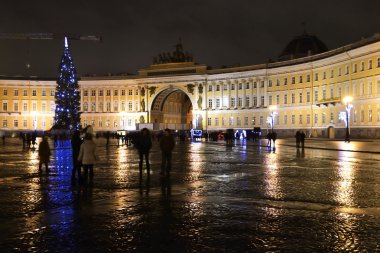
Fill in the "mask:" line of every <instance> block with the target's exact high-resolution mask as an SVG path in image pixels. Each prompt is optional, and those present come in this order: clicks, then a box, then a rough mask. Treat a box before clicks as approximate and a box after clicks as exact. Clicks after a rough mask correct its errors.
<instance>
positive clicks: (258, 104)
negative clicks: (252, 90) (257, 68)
mask: <svg viewBox="0 0 380 253" xmlns="http://www.w3.org/2000/svg"><path fill="white" fill-rule="evenodd" d="M256 103H257V104H256V106H257V107H260V106H261V98H260V79H259V78H257V79H256Z"/></svg>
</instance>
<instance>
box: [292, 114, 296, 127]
mask: <svg viewBox="0 0 380 253" xmlns="http://www.w3.org/2000/svg"><path fill="white" fill-rule="evenodd" d="M295 123H296V115H294V114H292V125H294V124H295Z"/></svg>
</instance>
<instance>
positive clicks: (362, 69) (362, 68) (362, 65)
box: [360, 62, 364, 71]
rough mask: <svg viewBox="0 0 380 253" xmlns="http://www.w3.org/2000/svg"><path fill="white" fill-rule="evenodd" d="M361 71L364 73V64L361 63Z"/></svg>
mask: <svg viewBox="0 0 380 253" xmlns="http://www.w3.org/2000/svg"><path fill="white" fill-rule="evenodd" d="M360 71H364V62H361V63H360Z"/></svg>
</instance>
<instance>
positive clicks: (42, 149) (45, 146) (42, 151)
mask: <svg viewBox="0 0 380 253" xmlns="http://www.w3.org/2000/svg"><path fill="white" fill-rule="evenodd" d="M50 155H51V152H50V147H49V143H48V141H47V138H46V137H45V136H44V137H42V141H41V143H40V144H39V146H38V157H39V160H40V162H39V164H38V171H39V172H42V164H45V168H46V172H48V171H49V161H50Z"/></svg>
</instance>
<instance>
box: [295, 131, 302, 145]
mask: <svg viewBox="0 0 380 253" xmlns="http://www.w3.org/2000/svg"><path fill="white" fill-rule="evenodd" d="M295 137H296V146H297V148H299V147H300V143H301V132H300V131H299V130H298V131H297V132H296V135H295Z"/></svg>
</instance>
